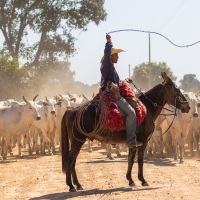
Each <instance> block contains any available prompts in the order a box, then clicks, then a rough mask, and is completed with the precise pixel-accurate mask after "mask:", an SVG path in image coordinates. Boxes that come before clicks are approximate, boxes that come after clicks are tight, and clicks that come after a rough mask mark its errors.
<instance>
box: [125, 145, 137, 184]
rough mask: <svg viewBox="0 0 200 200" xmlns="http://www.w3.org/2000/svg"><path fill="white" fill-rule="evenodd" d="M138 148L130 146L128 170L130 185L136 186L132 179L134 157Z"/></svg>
mask: <svg viewBox="0 0 200 200" xmlns="http://www.w3.org/2000/svg"><path fill="white" fill-rule="evenodd" d="M135 153H136V148H129V153H128V170H127V173H126V178H127V180H128V181H129V186H135V183H134V181H133V179H132V176H131V172H132V168H133V164H134V158H135Z"/></svg>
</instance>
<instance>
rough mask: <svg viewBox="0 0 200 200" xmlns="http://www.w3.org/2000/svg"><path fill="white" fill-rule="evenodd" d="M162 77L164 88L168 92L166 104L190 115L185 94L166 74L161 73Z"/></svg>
mask: <svg viewBox="0 0 200 200" xmlns="http://www.w3.org/2000/svg"><path fill="white" fill-rule="evenodd" d="M161 76H162V78H163V79H164V82H163V86H164V88H165V89H166V91H167V94H166V95H167V98H166V101H167V102H166V103H168V104H171V105H173V106H175V107H176V108H178V109H179V110H181V112H182V113H188V112H189V110H190V105H189V102H188V101H187V99H186V98H185V96H184V94H183V93H182V92H181V90H180V89H179V88H177V86H176V85H175V83H174V82H173V81H172V80H171V79H170V78H169V77H168V76H167V74H166V73H165V72H161Z"/></svg>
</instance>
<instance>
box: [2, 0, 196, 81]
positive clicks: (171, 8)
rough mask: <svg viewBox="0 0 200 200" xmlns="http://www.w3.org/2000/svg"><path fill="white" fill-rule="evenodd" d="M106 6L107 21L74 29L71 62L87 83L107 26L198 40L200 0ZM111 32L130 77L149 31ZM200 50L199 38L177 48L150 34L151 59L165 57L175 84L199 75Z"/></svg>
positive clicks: (121, 69)
mask: <svg viewBox="0 0 200 200" xmlns="http://www.w3.org/2000/svg"><path fill="white" fill-rule="evenodd" d="M105 9H106V11H107V13H108V16H107V20H106V21H105V22H102V23H101V24H100V25H99V26H96V25H95V24H94V23H91V24H89V25H88V30H87V31H86V32H80V31H78V32H75V35H74V36H75V37H76V38H77V41H76V47H77V48H78V51H77V53H76V54H75V55H74V57H72V58H71V59H69V61H70V62H71V70H72V71H74V72H75V74H76V76H75V80H76V81H81V82H83V83H85V84H89V85H90V84H94V83H97V82H99V80H100V76H101V74H100V59H101V57H102V55H103V51H104V47H105V42H106V40H105V35H106V33H107V32H110V31H116V30H122V29H137V30H143V31H152V32H158V33H160V34H162V35H164V36H165V37H167V38H169V39H170V40H171V41H172V42H173V43H175V44H177V45H189V44H192V43H194V42H197V41H200V11H199V9H200V1H199V0H165V1H164V0H162V1H161V0H106V1H105ZM36 37H37V36H36ZM36 37H35V39H34V38H33V36H32V35H31V34H30V35H28V41H29V43H30V44H31V41H34V40H37V39H38V38H36ZM111 37H112V42H113V45H114V47H116V48H121V49H124V50H125V52H123V53H120V54H119V60H118V63H117V64H116V65H115V67H116V69H117V71H118V74H119V76H120V78H121V79H122V80H123V79H125V78H127V77H128V76H129V65H130V68H131V74H132V69H134V67H135V66H137V65H138V64H141V63H142V62H148V60H149V41H148V37H149V36H148V34H146V33H139V32H117V33H113V34H111ZM1 38H2V37H1ZM1 38H0V41H1V40H2V39H1ZM1 46H2V45H1ZM199 54H200V43H198V44H197V45H194V46H192V47H189V48H177V47H175V46H173V45H172V44H171V43H170V42H168V41H167V40H166V39H164V38H163V37H161V36H159V35H155V34H151V61H152V62H166V64H167V65H168V66H169V67H170V68H171V69H172V71H173V73H174V75H175V76H176V77H177V84H178V81H179V80H180V79H182V78H183V76H184V75H185V74H196V76H197V79H198V80H200V56H199Z"/></svg>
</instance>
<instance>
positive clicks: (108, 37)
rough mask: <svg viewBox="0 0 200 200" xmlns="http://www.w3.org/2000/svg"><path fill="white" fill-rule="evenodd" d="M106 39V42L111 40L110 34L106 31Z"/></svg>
mask: <svg viewBox="0 0 200 200" xmlns="http://www.w3.org/2000/svg"><path fill="white" fill-rule="evenodd" d="M106 40H107V41H108V42H111V36H110V35H109V34H108V33H106Z"/></svg>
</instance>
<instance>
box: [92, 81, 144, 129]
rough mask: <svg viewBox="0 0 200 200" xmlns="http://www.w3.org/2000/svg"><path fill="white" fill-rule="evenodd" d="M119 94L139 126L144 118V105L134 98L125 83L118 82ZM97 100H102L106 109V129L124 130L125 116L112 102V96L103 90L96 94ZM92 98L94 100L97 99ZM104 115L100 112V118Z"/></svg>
mask: <svg viewBox="0 0 200 200" xmlns="http://www.w3.org/2000/svg"><path fill="white" fill-rule="evenodd" d="M119 93H120V95H121V96H122V97H124V98H125V99H126V100H127V101H128V102H129V104H130V105H131V106H132V107H133V108H134V109H135V112H136V117H137V120H136V121H137V126H139V125H140V124H141V123H142V121H143V120H144V118H145V117H146V114H147V110H146V107H145V106H144V104H143V103H142V102H141V101H140V100H139V99H138V98H137V97H136V96H135V94H134V92H133V91H132V89H131V88H130V87H129V86H128V84H127V82H126V81H120V83H119ZM97 96H98V98H100V99H101V100H103V101H104V102H105V104H106V106H107V109H108V115H107V123H106V129H107V130H110V131H120V130H125V129H126V124H125V115H124V114H123V112H122V111H121V110H120V109H119V108H118V106H117V104H116V103H115V102H114V101H113V94H112V93H111V92H110V91H108V90H105V91H103V92H102V93H101V94H97ZM97 96H96V97H94V98H97ZM103 115H104V113H103V112H100V117H101V116H103Z"/></svg>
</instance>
